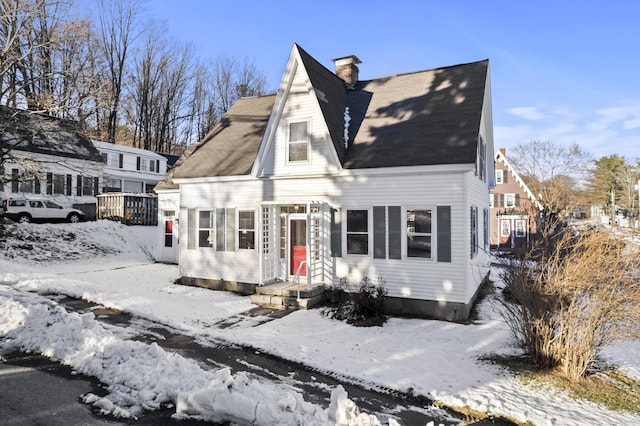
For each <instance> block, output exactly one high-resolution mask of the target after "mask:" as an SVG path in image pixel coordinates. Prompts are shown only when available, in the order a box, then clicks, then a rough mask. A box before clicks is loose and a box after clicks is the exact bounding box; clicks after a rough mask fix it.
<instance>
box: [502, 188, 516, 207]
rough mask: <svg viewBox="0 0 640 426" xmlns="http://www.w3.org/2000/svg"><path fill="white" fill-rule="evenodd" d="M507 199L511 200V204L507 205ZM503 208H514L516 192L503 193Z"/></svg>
mask: <svg viewBox="0 0 640 426" xmlns="http://www.w3.org/2000/svg"><path fill="white" fill-rule="evenodd" d="M507 200H512V201H513V202H512V205H509V203H508V201H507ZM504 208H505V209H515V208H516V194H515V193H511V192H510V193H508V194H504Z"/></svg>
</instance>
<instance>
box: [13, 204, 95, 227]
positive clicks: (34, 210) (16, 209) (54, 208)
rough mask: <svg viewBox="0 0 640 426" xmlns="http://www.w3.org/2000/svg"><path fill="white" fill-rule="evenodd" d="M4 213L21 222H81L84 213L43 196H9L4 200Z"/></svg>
mask: <svg viewBox="0 0 640 426" xmlns="http://www.w3.org/2000/svg"><path fill="white" fill-rule="evenodd" d="M2 215H3V216H4V217H6V218H8V219H11V220H14V221H16V222H19V223H29V222H31V221H34V222H35V221H41V222H54V221H68V222H72V223H76V222H80V221H81V220H83V219H84V213H83V212H81V211H80V210H77V209H72V208H68V207H62V206H61V205H60V204H57V203H54V202H53V201H49V200H45V199H42V198H9V199H8V200H4V201H3V202H2Z"/></svg>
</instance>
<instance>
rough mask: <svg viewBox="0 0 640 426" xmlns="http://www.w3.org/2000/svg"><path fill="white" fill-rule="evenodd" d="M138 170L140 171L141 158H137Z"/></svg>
mask: <svg viewBox="0 0 640 426" xmlns="http://www.w3.org/2000/svg"><path fill="white" fill-rule="evenodd" d="M136 170H140V157H136Z"/></svg>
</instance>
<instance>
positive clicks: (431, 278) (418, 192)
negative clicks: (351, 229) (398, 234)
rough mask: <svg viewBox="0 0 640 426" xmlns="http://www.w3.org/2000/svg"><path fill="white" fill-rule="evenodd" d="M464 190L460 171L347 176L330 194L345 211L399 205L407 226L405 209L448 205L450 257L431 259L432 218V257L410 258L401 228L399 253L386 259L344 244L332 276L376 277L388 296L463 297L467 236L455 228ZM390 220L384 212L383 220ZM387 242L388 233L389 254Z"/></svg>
mask: <svg viewBox="0 0 640 426" xmlns="http://www.w3.org/2000/svg"><path fill="white" fill-rule="evenodd" d="M463 194H464V181H463V179H462V175H460V174H458V175H452V174H433V175H419V174H414V175H405V176H374V177H368V178H367V177H360V178H354V179H349V180H345V181H344V182H343V183H342V185H340V186H339V190H338V191H336V195H335V196H334V197H333V198H332V201H333V203H335V205H337V206H340V207H342V210H343V215H344V214H345V211H346V210H347V209H364V208H367V209H370V211H372V208H373V207H374V206H385V207H389V206H400V207H402V214H403V217H402V220H403V224H404V226H403V228H404V229H406V223H405V222H406V217H405V215H406V212H405V209H407V208H409V209H412V208H413V209H424V208H430V209H432V211H433V212H434V213H435V212H436V209H437V207H438V206H450V207H451V229H452V234H451V258H452V259H451V262H437V261H436V260H435V256H436V254H437V250H438V242H437V236H436V235H435V231H436V228H435V222H434V223H433V230H434V235H433V236H432V241H433V243H434V244H433V246H434V247H433V248H434V249H435V250H434V258H433V259H418V258H408V257H407V256H406V234H404V233H403V235H402V258H401V259H389V258H388V256H387V258H386V259H374V257H373V254H372V250H371V249H370V250H369V251H370V253H369V255H368V256H362V255H349V254H347V253H346V247H344V246H343V253H342V254H343V257H342V258H339V259H336V274H335V275H336V277H335V278H336V280H339V279H340V278H347V279H349V280H350V281H352V282H355V283H358V282H359V280H361V279H362V278H363V277H367V278H369V279H371V280H372V281H374V282H376V281H377V279H378V277H380V278H382V279H383V280H384V282H385V286H386V288H387V289H388V292H389V293H388V295H389V296H391V297H400V298H410V299H427V300H436V301H445V300H446V301H452V302H463V303H464V302H466V300H465V295H466V288H465V287H466V284H465V282H464V270H465V264H466V260H467V259H466V257H464V256H463V255H462V253H463V252H464V248H465V245H464V244H465V239H464V236H463V235H461V233H459V232H457V230H458V229H460V227H461V226H463V224H464V223H463V222H464V218H465V214H464V205H465V204H464V196H463ZM370 214H371V213H370ZM435 219H436V218H435V217H434V220H435ZM388 220H389V216H388V214H387V223H388ZM343 224H345V225H343V229H342V235H343V238H342V239H343V244H346V221H345V220H343ZM388 244H389V241H388V236H387V241H386V248H387V250H386V251H387V254H388V248H389V247H388ZM371 246H372V245H371V244H370V247H371Z"/></svg>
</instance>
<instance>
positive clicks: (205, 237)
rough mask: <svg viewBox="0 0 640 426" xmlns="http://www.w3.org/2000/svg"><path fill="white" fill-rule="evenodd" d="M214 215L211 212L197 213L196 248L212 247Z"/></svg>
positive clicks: (202, 211)
mask: <svg viewBox="0 0 640 426" xmlns="http://www.w3.org/2000/svg"><path fill="white" fill-rule="evenodd" d="M214 225H215V215H214V213H213V211H211V210H200V212H199V213H198V247H213V244H214V243H215V228H214Z"/></svg>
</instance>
